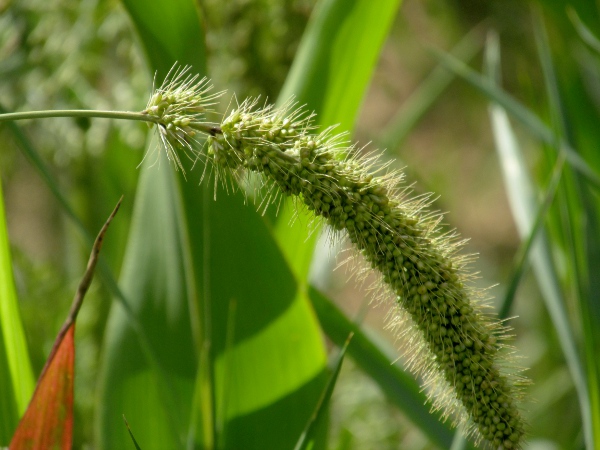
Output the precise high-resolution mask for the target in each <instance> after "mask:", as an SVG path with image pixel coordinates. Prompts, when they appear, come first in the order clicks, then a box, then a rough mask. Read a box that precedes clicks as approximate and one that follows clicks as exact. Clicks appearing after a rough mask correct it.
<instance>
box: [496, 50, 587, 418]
mask: <svg viewBox="0 0 600 450" xmlns="http://www.w3.org/2000/svg"><path fill="white" fill-rule="evenodd" d="M487 55H488V67H489V68H488V72H489V73H492V74H493V73H498V69H497V67H498V66H499V49H498V43H497V40H494V39H491V40H489V41H488V50H487ZM489 79H490V81H489V82H490V83H494V82H495V80H494V79H493V78H491V77H490V78H489ZM490 116H491V121H492V130H493V132H494V138H495V141H496V149H497V151H498V155H499V158H500V162H501V167H502V169H503V174H504V178H505V186H506V188H507V193H508V198H509V201H510V205H511V209H512V211H513V216H514V217H515V221H516V224H517V228H518V230H519V233H520V235H521V238H522V239H523V240H527V239H530V234H531V232H532V230H533V229H534V223H535V220H536V217H535V211H538V210H539V206H538V202H537V199H536V196H535V189H534V187H533V186H534V183H533V182H532V180H531V177H530V175H529V171H528V169H527V166H526V164H525V160H524V157H523V155H522V153H521V150H520V148H519V145H518V143H517V140H516V138H515V136H514V133H513V132H512V129H511V127H510V124H509V121H508V117H507V115H506V112H505V110H504V108H503V107H502V106H501V105H498V104H491V105H490ZM535 239H536V240H535V242H534V243H533V244H532V247H531V252H530V254H531V256H530V258H531V262H532V265H533V269H534V272H535V274H536V277H537V279H538V285H539V286H540V290H541V291H542V294H543V296H544V300H545V302H546V307H547V309H548V312H549V313H550V316H551V318H552V321H553V323H554V327H555V329H556V332H557V334H558V335H559V337H560V343H561V346H562V350H563V354H564V356H565V359H566V360H567V363H568V365H569V369H570V371H571V376H572V377H573V380H574V383H575V385H576V386H577V390H578V393H579V400H580V405H581V408H582V414H584V415H585V414H587V413H588V412H587V411H586V410H588V408H589V406H588V405H589V404H588V402H589V399H588V397H587V387H586V381H585V374H584V372H583V367H582V364H581V360H580V358H579V351H578V348H577V345H576V342H575V337H574V333H573V330H572V327H571V325H570V323H569V319H568V314H567V311H566V308H565V302H564V299H563V296H562V292H561V289H560V282H559V280H558V277H557V274H556V271H555V269H554V266H553V264H552V250H551V246H550V243H549V241H548V238H547V237H546V235H545V233H544V232H543V231H542V230H540V231H539V233H538V236H537V237H536V238H535Z"/></svg>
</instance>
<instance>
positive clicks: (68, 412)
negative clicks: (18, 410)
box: [9, 323, 75, 450]
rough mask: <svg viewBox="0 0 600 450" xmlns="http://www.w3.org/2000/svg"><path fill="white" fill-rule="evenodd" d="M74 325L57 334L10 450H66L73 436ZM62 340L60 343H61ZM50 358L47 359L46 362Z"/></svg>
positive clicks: (69, 446)
mask: <svg viewBox="0 0 600 450" xmlns="http://www.w3.org/2000/svg"><path fill="white" fill-rule="evenodd" d="M74 334H75V323H72V324H71V326H70V327H69V328H68V329H67V331H66V333H65V334H64V335H62V336H61V334H59V336H58V338H57V342H55V344H54V348H55V349H56V351H55V352H53V353H51V354H50V356H49V362H48V363H47V366H46V367H45V370H43V371H42V374H41V375H40V379H39V380H38V383H37V386H36V388H35V392H34V393H33V397H32V399H31V402H30V403H29V406H28V407H27V411H25V415H24V416H23V417H22V418H21V421H20V422H19V426H18V427H17V431H16V432H15V434H14V436H13V438H12V441H11V442H10V446H9V448H10V450H26V449H35V450H38V449H39V450H42V449H43V450H55V449H56V450H59V449H60V450H69V449H70V448H71V443H72V437H73V376H74V374H73V363H74V360H75V345H74V342H73V335H74ZM61 338H62V340H61ZM50 358H51V359H50Z"/></svg>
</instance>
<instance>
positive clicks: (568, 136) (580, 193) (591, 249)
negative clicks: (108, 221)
mask: <svg viewBox="0 0 600 450" xmlns="http://www.w3.org/2000/svg"><path fill="white" fill-rule="evenodd" d="M534 34H535V36H536V43H537V46H538V52H539V54H540V59H541V62H542V68H543V73H544V79H545V80H546V86H547V87H546V90H547V93H548V96H549V97H550V107H551V110H552V114H553V116H555V117H556V119H555V121H556V123H557V126H556V129H557V130H558V132H559V133H560V135H561V136H563V137H564V139H565V140H566V141H567V142H568V143H569V144H570V145H571V147H574V145H573V143H574V142H575V139H576V138H577V137H581V134H578V133H577V130H576V129H575V127H572V126H569V125H570V123H569V119H570V117H569V116H568V115H567V114H568V111H567V110H566V109H565V106H564V104H563V102H562V101H561V98H560V96H559V87H558V81H557V75H556V74H555V71H554V64H553V61H552V56H551V51H550V44H549V39H548V35H547V32H546V29H545V25H544V22H543V17H542V15H541V13H537V14H535V15H534ZM577 107H578V108H579V105H577ZM571 115H574V116H575V117H574V118H573V119H572V120H577V119H578V117H577V115H576V114H571ZM573 178H574V186H575V188H576V190H575V193H576V196H572V195H568V194H567V195H566V196H565V197H566V199H567V203H568V204H569V205H571V207H570V208H569V210H571V211H573V210H575V208H577V209H578V210H579V211H580V212H579V214H577V215H578V216H579V217H582V216H585V222H580V223H582V225H583V227H584V233H585V234H582V233H581V232H580V230H579V227H573V228H572V229H573V233H572V240H573V241H574V242H575V243H576V244H575V245H574V246H573V247H572V249H573V255H574V259H573V260H574V261H575V264H574V265H573V268H574V275H575V280H576V284H577V289H578V293H579V299H578V300H579V304H580V307H581V314H582V323H583V332H584V339H583V343H584V352H585V353H584V356H585V358H586V363H585V364H584V363H583V362H582V363H581V365H582V366H584V367H585V370H586V375H587V380H586V382H587V386H586V389H585V390H584V389H583V386H580V385H579V384H578V383H577V382H576V388H577V390H578V394H579V399H580V400H579V401H580V407H581V414H582V421H583V433H584V437H585V442H586V445H587V446H588V447H590V448H591V447H598V446H600V379H599V378H598V375H599V374H600V364H599V363H598V358H597V349H598V347H599V346H600V332H598V325H599V324H600V321H599V320H597V319H596V318H597V317H598V315H597V314H598V313H599V312H600V301H599V300H598V299H599V297H598V294H597V293H598V288H600V282H599V281H598V280H597V278H598V277H597V275H596V268H597V267H598V264H599V263H600V239H598V232H599V231H600V221H599V218H598V215H599V206H598V204H597V199H596V198H595V197H593V194H592V193H591V192H589V190H588V189H587V186H586V185H585V183H584V182H583V180H582V179H581V176H580V175H579V174H577V173H575V174H574V177H573ZM573 205H576V206H573ZM579 217H574V218H573V219H572V222H573V223H574V224H576V223H577V222H578V219H579ZM579 220H580V219H579Z"/></svg>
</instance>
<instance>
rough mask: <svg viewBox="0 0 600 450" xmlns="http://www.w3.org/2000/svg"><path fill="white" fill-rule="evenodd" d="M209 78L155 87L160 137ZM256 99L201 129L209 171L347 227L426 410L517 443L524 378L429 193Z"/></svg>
mask: <svg viewBox="0 0 600 450" xmlns="http://www.w3.org/2000/svg"><path fill="white" fill-rule="evenodd" d="M182 79H184V80H185V81H183V82H182V81H181V80H182ZM207 86H208V84H207V82H206V81H205V80H201V81H200V82H197V81H196V79H195V78H193V77H192V78H190V77H187V78H183V73H181V72H176V74H175V77H174V78H173V81H171V82H170V83H167V85H166V87H163V88H161V89H160V90H159V91H158V92H157V93H155V95H154V96H153V97H152V99H151V101H150V103H149V106H148V108H147V110H146V111H148V114H159V115H160V117H161V122H160V124H161V125H160V126H161V127H163V128H165V129H166V132H164V133H163V136H165V138H164V140H167V141H169V142H175V143H182V142H181V138H180V137H179V135H178V134H175V135H173V136H171V134H169V133H170V132H171V130H174V132H175V133H177V132H178V131H182V132H183V133H184V135H185V136H190V135H191V132H193V131H195V129H194V127H193V123H194V121H196V120H198V118H199V117H200V116H201V115H202V114H203V111H204V109H203V108H204V107H205V106H204V105H205V102H206V99H207V98H208V99H211V100H210V101H212V100H213V99H214V96H213V97H211V96H210V95H209V96H207V95H206V91H207ZM175 98H179V99H180V100H179V101H180V102H181V104H176V102H172V101H171V99H175ZM203 99H204V100H203ZM203 102H204V103H203ZM257 103H258V102H257V100H246V101H244V102H242V103H241V104H240V105H238V106H237V107H235V108H234V109H233V110H231V111H230V113H229V114H227V115H226V116H225V118H224V120H223V121H222V122H221V124H220V126H219V127H218V128H215V130H216V129H218V132H215V133H210V134H211V135H210V136H209V137H208V139H207V141H206V146H205V150H204V152H205V154H206V159H207V161H208V162H209V163H211V164H212V168H213V169H214V173H215V174H217V176H221V175H233V176H234V178H235V177H236V176H239V174H240V173H241V172H242V173H243V172H254V173H258V174H261V175H262V176H263V179H264V181H265V183H266V184H267V189H265V192H267V194H266V198H267V199H268V200H267V201H271V202H273V201H276V198H277V197H278V196H292V197H294V198H296V199H298V200H299V202H300V203H302V204H304V206H305V207H306V208H308V209H309V210H311V211H313V212H314V214H315V215H316V216H317V217H320V218H322V219H323V220H324V221H325V222H326V223H327V224H328V225H329V226H330V227H331V228H332V229H333V230H337V231H338V232H340V233H343V234H345V235H347V237H348V238H349V240H350V241H351V242H352V244H353V246H354V248H355V249H356V251H357V252H358V253H360V254H362V256H363V257H364V259H365V260H366V261H367V263H368V264H369V266H370V267H371V268H372V269H373V270H374V271H375V272H376V273H378V274H379V278H380V281H381V286H380V287H381V288H382V289H383V290H384V291H385V292H386V293H387V296H388V297H390V296H391V297H392V298H394V299H395V301H394V302H393V303H392V307H391V312H390V319H389V320H390V327H391V328H392V329H394V330H395V331H396V333H397V335H398V336H403V337H406V338H407V339H406V343H407V348H408V350H407V357H408V365H409V368H410V369H411V370H412V371H413V372H414V373H415V374H416V375H418V376H421V377H423V379H424V383H425V386H427V388H428V391H429V397H430V401H431V402H432V404H433V407H434V409H439V410H441V411H442V413H443V415H444V417H452V418H453V420H454V423H455V424H460V425H462V426H463V428H465V429H466V430H467V431H468V433H469V434H470V435H471V436H472V437H473V438H474V439H475V440H476V441H481V440H483V441H485V442H487V444H488V446H490V447H492V448H495V449H519V448H521V447H522V441H523V435H524V428H525V424H524V421H523V418H522V416H521V414H520V412H519V410H518V409H517V406H516V404H517V401H518V400H519V397H520V388H519V386H520V385H521V384H523V382H524V380H523V379H521V378H520V377H519V376H518V375H516V374H514V371H513V373H512V374H511V372H510V370H508V371H507V370H506V366H508V365H507V358H508V356H509V355H510V351H509V350H507V346H506V345H505V344H504V340H505V336H506V331H507V328H506V327H505V326H504V325H503V324H502V323H501V322H499V321H497V320H496V319H494V318H493V317H492V316H491V315H490V314H488V313H487V312H486V310H485V308H486V303H485V302H486V296H485V292H484V291H481V290H478V289H476V288H474V287H473V286H472V283H471V282H472V279H473V274H472V273H471V272H470V271H469V267H468V264H469V262H470V261H471V260H472V257H470V256H468V255H467V256H464V255H461V254H460V249H461V248H462V245H463V244H464V241H461V240H459V238H458V235H457V234H456V233H455V232H445V233H444V232H442V231H441V229H440V222H441V220H442V217H441V215H440V214H435V213H432V212H430V211H429V209H428V207H429V205H430V203H431V196H430V195H426V196H416V197H414V196H412V193H411V190H410V188H409V187H407V186H406V185H404V184H403V182H402V178H403V176H402V174H401V173H398V172H390V171H387V168H386V167H385V166H381V165H379V164H378V157H377V155H375V156H373V155H367V156H361V155H360V154H359V150H358V149H357V148H355V147H353V146H348V144H347V142H346V136H345V135H344V134H336V133H335V132H334V130H333V128H327V129H325V130H324V131H322V132H320V133H317V132H316V131H315V127H314V126H313V125H312V122H311V119H312V115H309V114H307V113H306V112H305V111H303V110H302V109H299V108H296V105H295V104H294V103H292V102H289V103H287V104H286V105H284V107H282V108H274V107H272V106H265V107H262V108H257ZM171 117H173V118H175V117H176V118H177V119H171ZM184 119H185V120H184ZM188 119H189V120H188ZM169 120H172V121H171V122H169ZM175 120H178V122H175ZM163 121H164V122H163ZM170 123H172V124H173V125H172V127H171V128H169V124H170ZM191 136H193V135H191ZM164 140H163V142H164ZM184 142H185V143H187V141H185V140H184ZM171 148H173V147H171ZM378 173H381V175H379V176H376V175H377V174H378ZM215 182H216V179H215Z"/></svg>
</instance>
